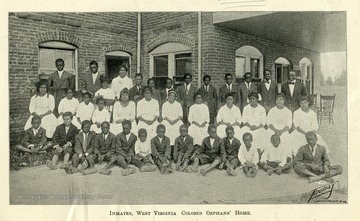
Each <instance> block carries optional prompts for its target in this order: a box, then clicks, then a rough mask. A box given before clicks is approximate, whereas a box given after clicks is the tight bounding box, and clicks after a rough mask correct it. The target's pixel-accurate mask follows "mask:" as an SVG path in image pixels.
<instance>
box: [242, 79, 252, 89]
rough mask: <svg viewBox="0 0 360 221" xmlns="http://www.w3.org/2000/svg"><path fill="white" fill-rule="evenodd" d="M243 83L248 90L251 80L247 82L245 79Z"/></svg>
mask: <svg viewBox="0 0 360 221" xmlns="http://www.w3.org/2000/svg"><path fill="white" fill-rule="evenodd" d="M244 83H245V86H246V88H247V89H248V90H250V86H251V82H250V83H248V82H246V81H245V82H244Z"/></svg>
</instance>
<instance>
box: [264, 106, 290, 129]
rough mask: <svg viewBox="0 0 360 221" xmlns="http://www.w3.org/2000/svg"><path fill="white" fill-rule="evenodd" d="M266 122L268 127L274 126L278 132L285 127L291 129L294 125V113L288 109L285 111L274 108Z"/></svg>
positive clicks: (284, 109)
mask: <svg viewBox="0 0 360 221" xmlns="http://www.w3.org/2000/svg"><path fill="white" fill-rule="evenodd" d="M266 121H267V125H270V124H272V125H273V126H274V127H275V128H276V129H278V130H281V129H283V128H284V127H285V126H288V127H289V129H290V128H291V125H292V113H291V111H290V110H289V109H288V108H286V107H284V108H283V109H279V108H277V107H273V108H271V109H270V111H269V113H268V115H267V118H266Z"/></svg>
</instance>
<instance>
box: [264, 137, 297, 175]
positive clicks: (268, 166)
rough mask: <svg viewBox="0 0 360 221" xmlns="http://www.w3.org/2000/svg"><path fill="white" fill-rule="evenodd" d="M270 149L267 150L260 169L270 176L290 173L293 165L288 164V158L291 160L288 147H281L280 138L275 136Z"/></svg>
mask: <svg viewBox="0 0 360 221" xmlns="http://www.w3.org/2000/svg"><path fill="white" fill-rule="evenodd" d="M271 144H272V146H271V147H270V148H267V149H265V152H264V154H263V155H262V157H261V160H260V163H259V165H260V167H262V168H263V169H264V170H265V172H267V173H268V174H269V175H271V174H272V173H274V172H276V173H277V174H278V175H280V174H282V173H290V170H291V165H290V163H288V158H290V159H291V157H292V155H291V151H288V150H287V149H286V147H284V146H283V145H281V139H280V136H279V135H277V134H273V135H272V136H271Z"/></svg>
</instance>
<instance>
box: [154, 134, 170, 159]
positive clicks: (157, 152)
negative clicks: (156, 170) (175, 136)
mask: <svg viewBox="0 0 360 221" xmlns="http://www.w3.org/2000/svg"><path fill="white" fill-rule="evenodd" d="M151 155H153V156H154V158H155V159H158V158H159V157H163V156H165V157H166V158H167V159H168V160H170V159H171V147H170V139H169V138H168V137H167V136H164V137H163V139H162V141H161V143H160V140H159V137H158V136H156V137H154V138H153V139H151Z"/></svg>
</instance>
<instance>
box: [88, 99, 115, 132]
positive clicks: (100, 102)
mask: <svg viewBox="0 0 360 221" xmlns="http://www.w3.org/2000/svg"><path fill="white" fill-rule="evenodd" d="M96 104H97V106H98V108H97V109H95V110H94V113H93V116H92V118H91V120H92V122H93V125H91V128H90V131H94V132H95V133H97V134H99V133H101V129H100V127H101V124H102V123H103V122H104V121H107V122H110V113H109V111H108V110H107V109H106V108H104V107H105V99H104V98H102V97H99V98H98V99H97V100H96Z"/></svg>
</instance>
